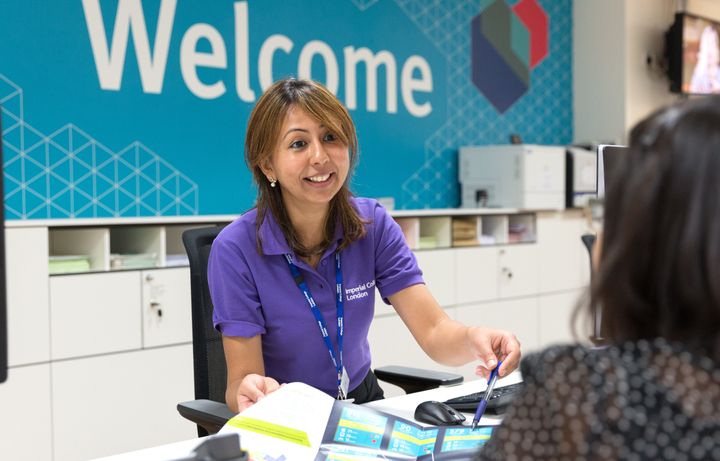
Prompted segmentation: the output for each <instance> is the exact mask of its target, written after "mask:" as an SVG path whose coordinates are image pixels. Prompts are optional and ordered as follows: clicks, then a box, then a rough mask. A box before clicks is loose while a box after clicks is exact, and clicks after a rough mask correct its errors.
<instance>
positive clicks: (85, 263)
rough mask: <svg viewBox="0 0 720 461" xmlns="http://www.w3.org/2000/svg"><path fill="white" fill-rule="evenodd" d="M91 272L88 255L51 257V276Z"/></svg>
mask: <svg viewBox="0 0 720 461" xmlns="http://www.w3.org/2000/svg"><path fill="white" fill-rule="evenodd" d="M89 270H90V256H87V255H63V256H58V255H50V258H49V271H50V273H51V274H67V273H70V272H87V271H89Z"/></svg>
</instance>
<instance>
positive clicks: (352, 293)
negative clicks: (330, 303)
mask: <svg viewBox="0 0 720 461" xmlns="http://www.w3.org/2000/svg"><path fill="white" fill-rule="evenodd" d="M373 288H375V280H370V281H368V282H365V283H361V284H360V285H357V286H354V287H352V288H345V299H346V300H348V301H352V300H354V299H362V298H367V297H368V296H370V295H369V293H368V290H371V289H373Z"/></svg>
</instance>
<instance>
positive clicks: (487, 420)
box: [96, 372, 522, 461]
mask: <svg viewBox="0 0 720 461" xmlns="http://www.w3.org/2000/svg"><path fill="white" fill-rule="evenodd" d="M521 380H522V378H521V376H520V373H519V372H514V373H511V374H510V376H507V377H505V378H502V379H500V380H499V381H498V384H497V387H502V386H506V385H509V384H515V383H517V382H520V381H521ZM485 387H486V383H485V381H484V380H475V381H470V382H466V383H462V384H459V385H457V386H448V387H440V388H437V389H431V390H429V391H423V392H416V393H414V394H407V395H401V396H398V397H392V398H388V399H384V400H378V401H376V402H370V403H368V404H366V405H368V406H370V407H372V408H375V409H377V410H380V411H384V412H387V413H391V414H394V415H396V416H400V417H402V418H406V419H409V420H413V421H415V418H414V417H413V416H414V413H415V407H417V406H418V405H419V404H420V403H422V402H425V401H426V400H439V401H444V400H448V399H451V398H453V397H459V396H462V395H467V394H471V393H473V392H480V391H482V390H484V389H485ZM179 417H180V415H178V418H179ZM472 417H473V415H472V414H470V415H469V418H468V419H467V421H466V422H465V425H469V424H470V421H472ZM501 421H502V417H500V416H483V418H482V420H481V421H480V424H481V425H485V426H491V425H498V424H500V422H501ZM188 424H190V422H188ZM418 424H423V423H420V422H418ZM203 440H204V439H200V438H196V439H190V440H183V441H181V442H175V443H170V444H167V445H160V446H157V447H152V448H146V449H144V450H137V451H131V452H127V453H122V454H118V455H113V456H109V457H105V458H98V459H97V460H96V461H164V460H173V459H180V458H184V457H187V456H188V455H189V454H190V453H191V452H192V451H193V450H194V449H195V448H196V447H197V446H198V445H199V444H200V443H201V442H202V441H203ZM241 444H242V441H241Z"/></svg>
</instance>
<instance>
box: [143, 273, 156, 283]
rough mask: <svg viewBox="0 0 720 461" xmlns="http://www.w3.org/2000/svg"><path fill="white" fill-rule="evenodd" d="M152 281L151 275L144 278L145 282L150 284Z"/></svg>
mask: <svg viewBox="0 0 720 461" xmlns="http://www.w3.org/2000/svg"><path fill="white" fill-rule="evenodd" d="M153 280H155V277H153V276H152V274H148V275H146V276H145V281H146V282H152V281H153Z"/></svg>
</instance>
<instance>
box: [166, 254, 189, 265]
mask: <svg viewBox="0 0 720 461" xmlns="http://www.w3.org/2000/svg"><path fill="white" fill-rule="evenodd" d="M165 265H166V266H167V267H177V266H189V265H190V261H189V260H188V256H187V255H186V254H173V255H167V256H165Z"/></svg>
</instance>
